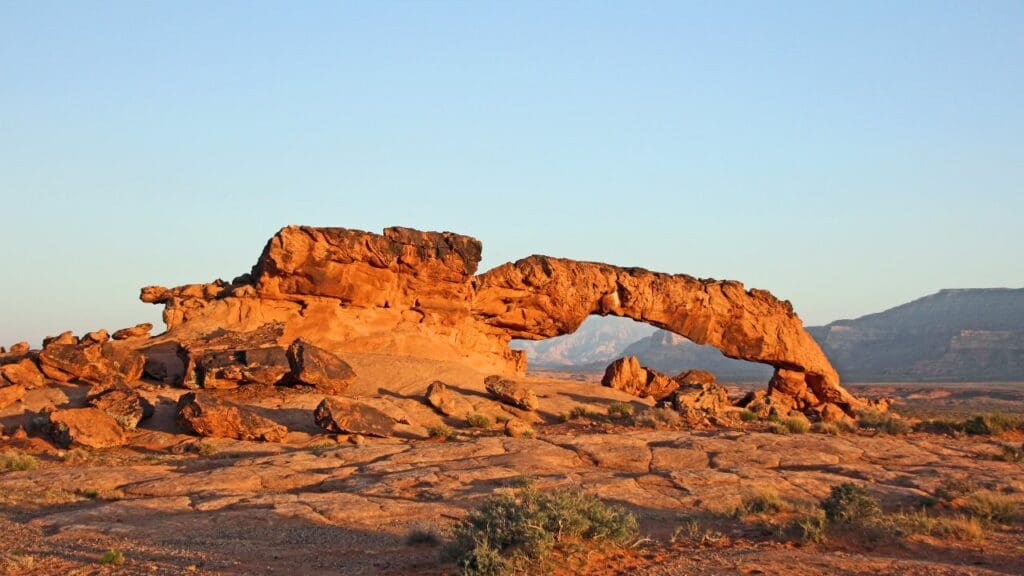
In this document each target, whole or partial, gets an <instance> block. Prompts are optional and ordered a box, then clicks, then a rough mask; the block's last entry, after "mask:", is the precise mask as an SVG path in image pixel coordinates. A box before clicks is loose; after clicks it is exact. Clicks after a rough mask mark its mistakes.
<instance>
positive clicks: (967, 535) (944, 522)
mask: <svg viewBox="0 0 1024 576" xmlns="http://www.w3.org/2000/svg"><path fill="white" fill-rule="evenodd" d="M934 534H937V535H939V536H952V537H953V538H957V539H959V540H968V541H972V542H977V541H979V540H982V539H983V538H984V537H985V530H984V528H983V527H982V526H981V522H978V520H977V519H975V518H971V517H969V516H953V517H952V518H940V519H939V521H938V522H937V523H936V525H935V530H934Z"/></svg>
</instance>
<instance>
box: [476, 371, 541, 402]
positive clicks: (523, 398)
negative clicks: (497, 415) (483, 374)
mask: <svg viewBox="0 0 1024 576" xmlns="http://www.w3.org/2000/svg"><path fill="white" fill-rule="evenodd" d="M484 386H485V387H486V388H487V391H488V392H490V393H491V394H493V395H494V397H495V398H497V399H498V400H499V401H500V402H504V403H505V404H509V405H511V406H515V407H516V408H520V409H522V410H536V409H537V407H538V406H540V402H539V401H538V400H537V395H536V394H534V393H533V390H532V389H531V388H530V387H529V386H527V385H526V384H524V383H522V382H518V381H516V380H509V379H507V378H502V377H501V376H497V375H494V376H488V377H487V378H485V379H484Z"/></svg>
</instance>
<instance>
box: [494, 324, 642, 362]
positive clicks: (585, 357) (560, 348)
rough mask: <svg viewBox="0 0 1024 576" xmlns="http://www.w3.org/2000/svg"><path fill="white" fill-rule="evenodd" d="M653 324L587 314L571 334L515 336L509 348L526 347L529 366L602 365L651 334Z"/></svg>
mask: <svg viewBox="0 0 1024 576" xmlns="http://www.w3.org/2000/svg"><path fill="white" fill-rule="evenodd" d="M655 330H656V328H655V327H653V326H651V325H649V324H644V323H642V322H635V321H633V320H630V319H628V318H617V317H613V316H608V317H602V316H590V317H589V318H587V319H586V321H584V322H583V325H582V326H580V327H579V329H578V330H576V331H575V332H573V333H572V334H566V335H564V336H557V337H555V338H549V339H547V340H539V341H536V342H531V341H526V340H515V341H513V342H512V348H514V349H517V350H526V354H527V358H528V360H529V364H530V367H532V368H577V369H580V368H582V367H584V366H591V365H600V366H601V369H604V366H605V365H607V364H608V363H610V362H611V361H612V360H615V359H616V358H619V357H620V356H622V351H623V350H625V349H626V347H627V346H629V345H630V344H632V343H634V342H636V341H637V340H640V339H641V338H643V337H645V336H648V335H650V334H651V333H653V332H654V331H655Z"/></svg>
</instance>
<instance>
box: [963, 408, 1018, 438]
mask: <svg viewBox="0 0 1024 576" xmlns="http://www.w3.org/2000/svg"><path fill="white" fill-rule="evenodd" d="M963 429H964V432H967V433H968V434H974V435H978V436H998V435H999V434H1002V433H1004V432H1009V431H1012V430H1024V420H1021V419H1019V418H1015V417H1013V416H1007V415H1006V414H1001V413H999V412H992V413H990V414H980V415H978V416H975V417H974V418H971V419H970V420H966V421H965V422H964V424H963Z"/></svg>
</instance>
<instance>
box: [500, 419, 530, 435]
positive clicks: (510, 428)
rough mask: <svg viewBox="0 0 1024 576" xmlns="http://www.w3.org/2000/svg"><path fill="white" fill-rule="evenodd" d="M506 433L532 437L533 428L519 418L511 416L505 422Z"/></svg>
mask: <svg viewBox="0 0 1024 576" xmlns="http://www.w3.org/2000/svg"><path fill="white" fill-rule="evenodd" d="M505 435H506V436H509V437H512V438H532V437H533V435H534V432H533V428H532V427H531V426H530V425H529V424H527V423H526V422H524V421H522V420H520V419H519V418H511V419H509V421H508V422H505Z"/></svg>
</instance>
